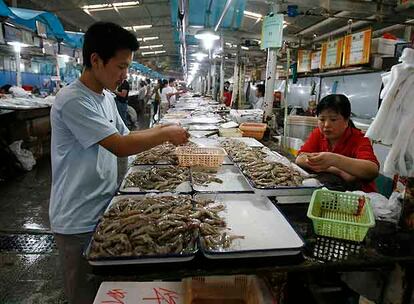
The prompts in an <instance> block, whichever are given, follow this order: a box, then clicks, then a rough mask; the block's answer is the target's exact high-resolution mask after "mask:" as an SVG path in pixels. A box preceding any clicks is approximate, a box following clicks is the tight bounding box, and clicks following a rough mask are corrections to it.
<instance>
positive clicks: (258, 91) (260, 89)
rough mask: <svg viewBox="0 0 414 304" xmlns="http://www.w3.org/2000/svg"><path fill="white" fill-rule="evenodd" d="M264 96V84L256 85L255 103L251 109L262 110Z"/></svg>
mask: <svg viewBox="0 0 414 304" xmlns="http://www.w3.org/2000/svg"><path fill="white" fill-rule="evenodd" d="M264 95H265V85H264V84H258V85H257V86H256V98H257V100H256V102H255V103H254V105H253V109H260V110H262V109H263V101H264Z"/></svg>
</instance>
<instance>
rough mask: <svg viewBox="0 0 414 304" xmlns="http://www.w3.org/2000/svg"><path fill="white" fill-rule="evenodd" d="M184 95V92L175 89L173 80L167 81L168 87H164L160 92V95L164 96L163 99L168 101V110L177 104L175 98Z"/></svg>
mask: <svg viewBox="0 0 414 304" xmlns="http://www.w3.org/2000/svg"><path fill="white" fill-rule="evenodd" d="M183 93H185V90H181V91H178V90H177V89H176V82H175V78H170V79H169V80H168V86H166V87H164V88H163V90H162V94H165V97H166V98H167V101H168V108H171V107H172V106H173V105H175V104H176V102H177V97H178V96H179V95H181V94H183Z"/></svg>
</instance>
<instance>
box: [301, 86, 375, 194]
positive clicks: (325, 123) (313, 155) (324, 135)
mask: <svg viewBox="0 0 414 304" xmlns="http://www.w3.org/2000/svg"><path fill="white" fill-rule="evenodd" d="M316 114H317V115H318V128H315V130H313V131H312V133H311V134H310V135H309V138H308V139H307V141H306V142H305V144H304V145H303V146H302V148H301V149H300V151H299V154H298V157H297V158H296V163H297V164H298V165H299V166H301V167H303V168H305V169H311V170H312V171H315V172H328V173H333V174H335V175H338V176H340V177H341V178H342V179H344V180H345V181H346V182H350V183H351V182H352V183H355V182H357V183H361V190H363V191H365V192H375V191H376V187H375V183H374V182H373V180H374V179H375V178H376V177H377V176H378V173H379V163H378V160H377V158H376V157H375V154H374V151H373V149H372V145H371V142H370V141H369V139H368V138H366V137H364V134H363V133H362V132H361V131H360V130H359V129H357V128H356V127H355V125H354V124H353V122H352V120H351V119H350V116H351V104H350V102H349V100H348V98H347V97H346V96H345V95H341V94H338V95H336V94H332V95H328V96H325V97H324V98H322V100H321V101H320V102H319V104H318V106H317V108H316Z"/></svg>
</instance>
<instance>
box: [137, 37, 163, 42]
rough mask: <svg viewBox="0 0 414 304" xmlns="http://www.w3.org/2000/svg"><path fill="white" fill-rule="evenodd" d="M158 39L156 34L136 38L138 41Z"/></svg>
mask: <svg viewBox="0 0 414 304" xmlns="http://www.w3.org/2000/svg"><path fill="white" fill-rule="evenodd" d="M157 39H160V37H158V36H151V37H142V38H137V40H138V41H144V42H145V41H150V40H157Z"/></svg>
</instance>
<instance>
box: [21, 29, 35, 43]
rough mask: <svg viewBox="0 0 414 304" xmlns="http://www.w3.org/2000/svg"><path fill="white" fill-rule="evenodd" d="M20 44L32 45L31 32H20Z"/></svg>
mask: <svg viewBox="0 0 414 304" xmlns="http://www.w3.org/2000/svg"><path fill="white" fill-rule="evenodd" d="M22 43H24V44H27V45H33V35H32V33H31V32H29V31H25V30H22Z"/></svg>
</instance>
